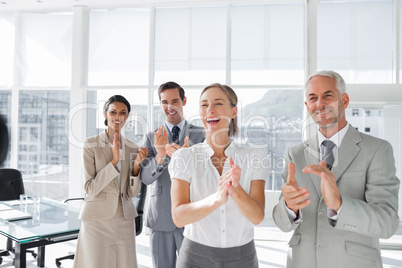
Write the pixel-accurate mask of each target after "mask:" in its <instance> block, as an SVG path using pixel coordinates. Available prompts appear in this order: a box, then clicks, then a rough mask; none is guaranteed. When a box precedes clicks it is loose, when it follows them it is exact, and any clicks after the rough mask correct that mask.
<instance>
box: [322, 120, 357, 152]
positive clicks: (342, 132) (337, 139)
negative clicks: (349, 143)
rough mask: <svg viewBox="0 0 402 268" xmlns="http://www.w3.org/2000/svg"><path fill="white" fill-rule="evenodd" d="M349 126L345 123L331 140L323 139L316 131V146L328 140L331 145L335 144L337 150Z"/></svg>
mask: <svg viewBox="0 0 402 268" xmlns="http://www.w3.org/2000/svg"><path fill="white" fill-rule="evenodd" d="M349 126H350V124H349V123H347V124H346V126H345V127H344V128H342V129H341V130H339V131H338V132H337V133H335V134H334V135H333V136H332V137H331V138H329V139H328V138H327V137H325V136H324V135H323V134H322V133H321V132H320V131H318V145H319V146H321V144H322V142H323V141H325V140H330V141H332V142H333V143H335V145H336V147H337V148H339V147H340V146H341V143H342V140H343V138H344V137H345V135H346V132H348V129H349Z"/></svg>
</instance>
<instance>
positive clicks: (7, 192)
mask: <svg viewBox="0 0 402 268" xmlns="http://www.w3.org/2000/svg"><path fill="white" fill-rule="evenodd" d="M23 193H25V189H24V181H23V180H22V175H21V172H20V171H19V170H17V169H12V168H2V169H0V201H6V200H13V199H19V198H20V194H23Z"/></svg>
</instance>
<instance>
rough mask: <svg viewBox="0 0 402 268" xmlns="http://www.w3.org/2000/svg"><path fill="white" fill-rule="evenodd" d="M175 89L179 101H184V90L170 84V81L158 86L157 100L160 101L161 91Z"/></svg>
mask: <svg viewBox="0 0 402 268" xmlns="http://www.w3.org/2000/svg"><path fill="white" fill-rule="evenodd" d="M175 88H177V89H178V90H179V94H180V99H181V100H182V101H184V98H185V97H186V96H185V94H184V89H183V88H182V87H181V86H180V85H179V84H177V83H175V82H172V81H170V82H166V83H163V84H162V85H160V86H159V88H158V96H159V100H161V93H162V92H163V91H165V90H168V89H175Z"/></svg>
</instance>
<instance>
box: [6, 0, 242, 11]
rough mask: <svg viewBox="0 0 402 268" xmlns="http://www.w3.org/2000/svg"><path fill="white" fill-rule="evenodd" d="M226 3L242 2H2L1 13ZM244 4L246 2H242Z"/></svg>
mask: <svg viewBox="0 0 402 268" xmlns="http://www.w3.org/2000/svg"><path fill="white" fill-rule="evenodd" d="M205 2H214V3H220V4H222V3H225V2H241V1H237V0H231V1H230V0H229V1H216V0H215V1H200V0H0V12H1V11H42V10H43V11H49V10H71V8H72V7H74V6H87V7H90V8H119V7H132V6H153V5H157V4H161V3H162V4H167V5H177V4H183V3H184V4H188V3H191V4H196V3H205ZM242 2H246V1H245V0H242Z"/></svg>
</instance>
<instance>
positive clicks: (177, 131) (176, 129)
mask: <svg viewBox="0 0 402 268" xmlns="http://www.w3.org/2000/svg"><path fill="white" fill-rule="evenodd" d="M179 137H180V128H179V127H178V126H174V127H173V128H172V140H173V142H174V143H176V144H179Z"/></svg>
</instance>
